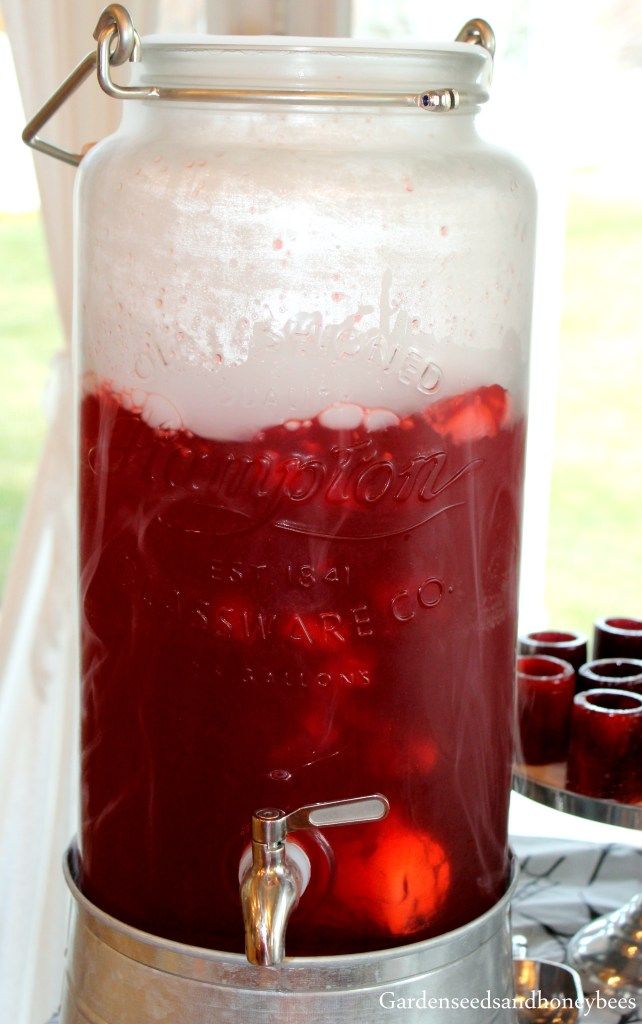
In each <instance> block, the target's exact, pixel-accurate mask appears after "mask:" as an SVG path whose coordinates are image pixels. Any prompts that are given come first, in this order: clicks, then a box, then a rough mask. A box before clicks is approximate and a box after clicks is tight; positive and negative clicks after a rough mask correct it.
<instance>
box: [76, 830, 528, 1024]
mask: <svg viewBox="0 0 642 1024" xmlns="http://www.w3.org/2000/svg"><path fill="white" fill-rule="evenodd" d="M65 876H66V879H67V884H68V885H69V888H70V890H71V893H72V895H73V897H74V904H75V906H74V913H73V918H72V923H71V936H70V944H69V949H68V952H67V969H66V973H65V985H64V993H63V1004H62V1014H61V1024H88V1022H91V1024H206V1022H207V1024H277V1022H278V1024H304V1022H305V1024H340V1022H343V1021H346V1022H349V1024H379V1022H384V1021H385V1022H387V1024H392V1022H395V1021H399V1022H401V1021H404V1022H406V1024H416V1022H419V1021H427V1020H429V1021H430V1022H431V1024H454V1022H470V1024H472V1022H474V1024H513V1021H514V1019H515V1018H514V1011H513V1009H512V1007H511V1005H510V1004H511V1002H512V995H513V971H512V955H511V941H510V928H509V914H510V897H511V894H512V886H511V887H510V888H509V889H508V891H507V892H506V893H505V895H504V896H503V897H502V899H501V900H500V901H499V902H498V903H496V904H495V906H494V907H492V908H491V909H490V910H489V911H487V913H485V914H484V915H483V916H482V917H479V918H477V919H476V920H475V921H471V922H470V923H469V924H467V925H465V926H464V927H462V928H458V929H456V930H455V931H452V932H448V933H447V934H445V935H440V936H438V937H437V938H434V939H428V940H426V941H425V942H417V943H414V944H413V945H409V946H400V947H398V948H396V949H384V950H378V951H376V952H373V953H362V954H354V955H349V956H328V957H293V958H288V959H286V960H285V961H284V963H282V964H281V965H279V966H278V967H256V966H253V965H251V964H249V963H248V962H247V960H246V959H245V957H243V956H241V955H239V954H233V953H222V952H217V951H216V950H211V949H199V948H197V947H193V946H186V945H182V944H181V943H178V942H171V941H169V940H167V939H162V938H158V937H157V936H154V935H148V934H146V933H145V932H141V931H138V930H137V929H135V928H131V927H129V926H128V925H126V924H123V923H122V922H120V921H117V920H116V919H114V918H112V917H110V916H109V915H108V914H105V913H103V911H101V910H99V909H98V908H97V907H95V906H93V904H91V903H90V902H89V900H87V899H86V897H85V896H83V894H82V892H81V891H80V889H79V888H78V885H77V878H78V854H77V851H76V850H75V848H73V847H72V848H71V849H70V850H69V851H68V853H67V857H66V859H65Z"/></svg>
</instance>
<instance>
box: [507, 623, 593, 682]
mask: <svg viewBox="0 0 642 1024" xmlns="http://www.w3.org/2000/svg"><path fill="white" fill-rule="evenodd" d="M517 653H518V654H522V655H525V654H544V655H550V656H551V657H553V658H561V659H562V661H567V662H568V663H569V665H572V666H573V668H574V669H575V671H576V672H577V671H578V669H579V668H580V666H581V665H583V664H584V663H585V662H586V661H588V642H587V639H586V637H585V636H584V634H583V633H573V632H571V630H564V631H561V630H556V629H540V630H535V631H534V632H533V633H523V634H522V635H521V636H520V638H519V642H518V647H517Z"/></svg>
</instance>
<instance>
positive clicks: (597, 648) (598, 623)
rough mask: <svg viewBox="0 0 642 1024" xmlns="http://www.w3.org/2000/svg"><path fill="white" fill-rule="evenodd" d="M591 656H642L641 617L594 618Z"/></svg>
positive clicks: (598, 657)
mask: <svg viewBox="0 0 642 1024" xmlns="http://www.w3.org/2000/svg"><path fill="white" fill-rule="evenodd" d="M593 657H594V658H596V659H600V658H636V659H639V658H642V619H628V618H608V619H596V620H595V624H594V627H593Z"/></svg>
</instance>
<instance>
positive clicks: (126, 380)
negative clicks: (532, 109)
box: [78, 112, 532, 438]
mask: <svg viewBox="0 0 642 1024" xmlns="http://www.w3.org/2000/svg"><path fill="white" fill-rule="evenodd" d="M168 116H169V115H168ZM172 116H173V117H176V114H172ZM181 116H182V117H183V118H184V116H185V115H181ZM190 116H192V117H194V118H195V119H196V121H195V124H194V125H193V129H194V130H193V131H190V132H186V129H185V121H184V120H182V121H180V132H179V129H178V128H177V129H176V131H177V132H179V135H180V137H178V138H177V140H176V143H175V144H174V145H172V146H170V145H169V144H168V143H167V141H166V140H165V138H164V135H162V136H161V135H157V134H154V133H153V132H152V133H151V134H149V133H148V137H147V138H145V136H144V133H143V134H142V135H141V130H140V126H138V127H137V129H136V133H135V138H127V137H125V138H124V139H121V140H111V141H107V142H106V143H104V144H102V147H101V148H102V154H101V152H100V151H99V152H98V153H95V154H91V155H90V157H89V162H88V166H87V168H86V169H85V181H84V183H83V185H82V188H81V193H80V213H81V222H82V225H83V227H82V237H81V248H80V251H79V271H80V288H79V299H80V302H79V322H78V333H79V337H80V342H81V345H82V348H83V363H82V365H83V369H84V371H85V372H86V373H87V374H89V375H90V377H91V381H92V382H93V383H96V382H97V383H98V384H101V383H105V384H107V385H108V386H109V387H111V388H112V389H113V390H114V391H115V392H116V393H118V394H121V395H123V396H125V400H126V401H127V402H128V403H129V404H131V405H135V406H136V407H140V408H142V410H143V415H144V417H145V419H146V420H147V422H148V423H149V424H150V425H151V426H154V427H166V428H179V427H183V428H186V429H189V430H192V431H194V432H195V433H197V434H199V435H201V436H204V437H220V438H224V437H229V438H243V437H248V436H252V435H253V434H255V433H256V432H257V431H259V430H261V429H263V428H265V427H269V426H272V425H275V424H280V423H285V422H287V421H305V420H309V419H312V418H314V417H315V416H317V415H319V414H320V413H322V414H323V416H324V417H326V419H328V418H329V421H332V422H334V420H335V419H336V420H337V423H338V421H339V420H341V422H342V423H344V422H347V420H346V417H347V418H348V419H349V418H350V415H351V413H350V408H352V410H353V418H356V416H357V411H355V410H356V409H357V407H358V414H359V416H361V415H362V413H361V410H362V409H367V410H370V412H369V414H368V415H369V416H372V417H374V419H373V422H377V417H379V420H380V421H381V422H385V421H386V420H385V418H386V417H388V418H389V417H403V416H405V415H408V414H411V413H413V412H417V411H419V410H421V409H422V408H424V407H425V406H426V405H428V404H429V403H431V402H433V401H436V400H439V399H441V398H443V397H447V396H448V395H453V394H457V393H461V392H463V391H467V390H469V389H472V388H476V387H479V386H481V385H484V384H495V383H497V384H500V385H502V386H503V387H505V388H507V389H508V390H509V391H510V392H511V395H512V398H513V402H514V404H516V405H517V407H518V410H519V405H520V401H521V390H522V380H523V377H524V371H525V352H526V342H527V337H528V323H529V316H530V254H531V245H532V230H531V225H530V202H531V197H530V190H529V188H528V187H527V186H524V184H523V183H520V180H519V177H518V175H517V172H516V170H515V168H514V166H513V165H512V164H510V163H508V164H507V165H504V164H503V163H502V162H501V161H499V162H498V161H497V160H495V161H490V160H489V159H488V157H483V154H481V155H480V153H479V152H478V151H476V150H475V148H474V147H473V148H469V149H466V148H464V149H463V151H461V152H460V151H459V149H458V148H457V146H456V145H455V141H456V140H452V139H451V141H450V143H449V147H450V148H449V150H448V151H447V152H446V153H445V155H443V156H442V158H440V159H436V157H435V155H434V153H432V151H431V149H430V147H429V148H428V149H427V150H426V152H423V151H422V150H418V151H416V152H414V153H413V155H412V156H409V155H407V153H406V152H405V150H404V147H403V146H402V145H400V146H399V147H398V148H397V147H393V148H392V149H391V148H390V145H388V146H387V148H386V145H385V131H384V129H385V125H383V126H382V124H380V123H379V122H378V121H377V120H376V119H374V121H373V122H372V124H371V125H370V126H368V125H365V126H364V119H363V117H361V118H360V120H358V121H353V122H351V121H350V116H349V115H346V114H344V115H342V117H341V120H340V121H337V128H336V133H335V134H334V136H333V137H334V138H335V141H336V142H337V145H339V143H340V145H341V146H342V147H343V148H344V151H343V152H339V153H338V154H337V155H336V156H335V155H334V154H333V153H332V152H331V151H328V150H327V149H325V148H323V147H320V146H319V141H318V138H317V135H318V125H319V122H318V121H317V122H316V125H317V129H316V135H315V134H314V131H313V129H314V124H315V122H312V121H310V119H309V115H305V116H304V115H297V116H295V115H292V114H289V115H283V114H278V115H277V114H273V115H272V121H271V122H270V124H268V126H267V128H266V117H267V115H263V117H262V118H261V119H258V120H257V115H250V114H247V115H242V114H240V113H239V114H237V115H236V117H232V116H231V115H229V114H220V113H219V114H218V115H215V114H214V113H210V114H209V115H208V119H204V118H203V115H202V114H200V113H194V112H192V114H191V115H190ZM217 117H218V121H217V120H216V118H217ZM244 117H245V119H246V120H245V121H244ZM297 117H298V120H297ZM199 118H200V120H199ZM371 120H372V119H371ZM212 121H214V122H215V123H214V125H212ZM268 121H269V118H268ZM351 124H352V127H350V125H351ZM199 127H200V134H199V132H198V131H197V130H196V129H197V128H199ZM270 127H271V133H270V130H269V129H270ZM170 128H171V125H170V126H169V127H167V130H168V131H169V130H170ZM412 130H413V131H416V128H414V127H413V129H412ZM350 131H352V132H353V134H354V135H355V137H356V141H350ZM306 132H307V133H308V134H307V136H306ZM359 132H360V133H361V136H359ZM368 132H370V133H371V134H373V135H376V134H377V133H378V137H377V141H376V144H371V143H370V142H369V140H368ZM261 133H263V135H261ZM382 133H383V134H382ZM357 136H359V137H357ZM221 139H223V140H224V141H221ZM301 139H303V143H302V142H301ZM288 141H289V143H290V145H289V146H288V144H287V143H288ZM295 141H296V143H297V145H299V146H300V147H301V148H300V149H298V150H295V149H294V148H293V144H294V142H295ZM406 141H407V140H406ZM346 147H348V149H347V150H346ZM415 147H416V140H415ZM380 148H381V152H380ZM93 383H92V386H93ZM382 417H383V420H382ZM390 422H392V421H391V420H390ZM371 429H374V428H371Z"/></svg>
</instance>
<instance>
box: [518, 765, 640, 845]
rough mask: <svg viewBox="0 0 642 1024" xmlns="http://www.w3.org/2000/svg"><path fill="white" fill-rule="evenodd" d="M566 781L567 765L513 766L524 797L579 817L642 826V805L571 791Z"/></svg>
mask: <svg viewBox="0 0 642 1024" xmlns="http://www.w3.org/2000/svg"><path fill="white" fill-rule="evenodd" d="M565 780H566V765H565V764H546V765H537V766H535V765H525V764H518V765H515V767H514V769H513V789H514V790H515V792H517V793H521V794H522V796H528V797H530V799H531V800H537V801H538V803H540V804H545V805H546V807H553V808H554V809H555V810H556V811H564V812H565V813H566V814H575V815H577V817H579V818H589V819H590V820H591V821H599V822H602V823H603V824H605V825H621V826H622V827H623V828H634V829H642V804H620V803H618V802H617V801H616V800H599V799H598V798H597V797H592V796H582V795H581V794H580V793H571V791H570V790H568V789H565V788H564V783H565Z"/></svg>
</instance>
